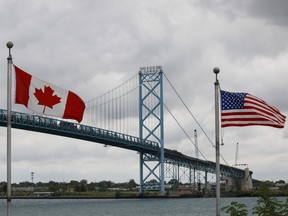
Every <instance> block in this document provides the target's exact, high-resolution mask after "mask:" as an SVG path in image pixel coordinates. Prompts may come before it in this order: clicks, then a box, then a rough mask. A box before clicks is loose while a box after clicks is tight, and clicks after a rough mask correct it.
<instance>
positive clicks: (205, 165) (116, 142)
mask: <svg viewBox="0 0 288 216" xmlns="http://www.w3.org/2000/svg"><path fill="white" fill-rule="evenodd" d="M11 122H12V128H17V129H23V130H29V131H36V132H41V133H47V134H54V135H59V136H64V137H71V138H75V139H80V140H86V141H90V142H96V143H100V144H104V145H110V146H115V147H119V148H124V149H129V150H133V151H137V152H143V153H147V154H151V155H154V156H156V157H159V155H160V146H159V144H158V143H157V142H154V141H149V140H141V139H140V138H138V137H135V136H130V135H127V134H122V133H118V132H114V131H109V130H105V129H100V128H96V127H91V126H87V125H82V124H76V123H71V122H67V121H62V120H59V119H53V118H48V117H45V116H39V115H31V114H27V113H20V112H14V111H13V112H12V119H11ZM0 126H3V127H6V126H7V111H6V110H4V109H0ZM164 160H165V162H166V163H170V164H177V165H179V166H182V167H187V168H189V167H191V168H193V169H194V168H195V169H196V170H200V171H204V172H208V173H214V174H215V168H216V164H215V162H212V161H207V160H201V159H197V158H193V157H190V156H187V155H184V154H182V153H180V152H178V151H175V150H169V149H164ZM220 172H221V175H222V176H234V177H235V178H244V170H241V169H238V168H235V167H230V166H226V165H222V164H221V165H220ZM250 173H251V174H252V172H250Z"/></svg>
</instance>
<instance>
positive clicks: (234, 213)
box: [221, 202, 248, 216]
mask: <svg viewBox="0 0 288 216" xmlns="http://www.w3.org/2000/svg"><path fill="white" fill-rule="evenodd" d="M221 210H222V211H225V212H226V213H229V214H230V216H247V215H248V211H247V206H246V205H244V204H241V203H238V202H231V204H230V205H229V206H225V207H223V208H222V209H221Z"/></svg>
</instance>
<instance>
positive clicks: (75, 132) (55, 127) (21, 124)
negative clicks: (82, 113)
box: [0, 109, 160, 154]
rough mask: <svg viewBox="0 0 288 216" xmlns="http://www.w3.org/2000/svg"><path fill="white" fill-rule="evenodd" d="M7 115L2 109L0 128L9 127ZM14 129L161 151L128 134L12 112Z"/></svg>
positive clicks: (151, 142) (0, 112) (155, 146)
mask: <svg viewBox="0 0 288 216" xmlns="http://www.w3.org/2000/svg"><path fill="white" fill-rule="evenodd" d="M6 113H7V112H6V110H3V109H0V126H4V127H6V126H7V114H6ZM12 127H13V128H17V129H23V130H30V131H35V132H42V133H48V134H54V135H59V136H65V137H71V138H75V139H81V140H86V141H91V142H97V143H101V144H104V145H111V146H115V147H120V148H125V149H130V150H134V151H138V152H143V153H149V154H151V153H153V154H157V153H158V151H159V149H160V147H159V144H158V143H157V142H154V141H149V140H141V139H140V138H138V137H134V136H130V135H127V134H122V133H118V132H114V131H109V130H105V129H100V128H96V127H90V126H87V125H81V124H77V123H72V122H67V121H62V120H59V119H53V118H48V117H44V116H38V115H31V114H27V113H20V112H12Z"/></svg>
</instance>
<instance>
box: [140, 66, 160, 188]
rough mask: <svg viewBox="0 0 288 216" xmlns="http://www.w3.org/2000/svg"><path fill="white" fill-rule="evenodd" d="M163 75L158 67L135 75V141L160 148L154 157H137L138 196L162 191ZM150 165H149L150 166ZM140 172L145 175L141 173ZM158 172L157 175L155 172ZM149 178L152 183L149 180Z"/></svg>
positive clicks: (142, 69)
mask: <svg viewBox="0 0 288 216" xmlns="http://www.w3.org/2000/svg"><path fill="white" fill-rule="evenodd" d="M162 77H163V71H162V67H161V66H153V67H141V68H140V71H139V137H140V139H141V140H152V141H156V142H158V143H159V145H160V151H159V155H158V156H153V155H149V154H146V153H145V154H144V153H141V154H140V192H141V193H142V192H143V190H160V191H161V193H162V194H164V193H165V189H164V125H163V81H162ZM150 162H152V163H150ZM144 168H145V171H147V172H146V173H144ZM156 170H158V171H159V172H155V171H156ZM151 178H152V179H151Z"/></svg>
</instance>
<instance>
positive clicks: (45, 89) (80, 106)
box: [14, 65, 85, 123]
mask: <svg viewBox="0 0 288 216" xmlns="http://www.w3.org/2000/svg"><path fill="white" fill-rule="evenodd" d="M14 68H15V74H16V98H15V103H17V104H23V105H24V106H26V107H27V108H28V109H29V110H31V111H33V112H36V113H39V114H45V115H49V116H55V117H60V118H64V119H75V120H77V121H78V122H79V123H80V122H81V121H82V118H83V114H84V110H85V103H84V102H83V100H82V99H81V98H80V97H79V96H78V95H76V94H75V93H73V92H71V91H69V90H65V89H62V88H59V87H57V86H55V85H52V84H50V83H48V82H45V81H43V80H40V79H38V78H36V77H34V76H31V75H30V74H28V73H26V72H25V71H23V70H21V69H20V68H18V67H17V66H15V65H14Z"/></svg>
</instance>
